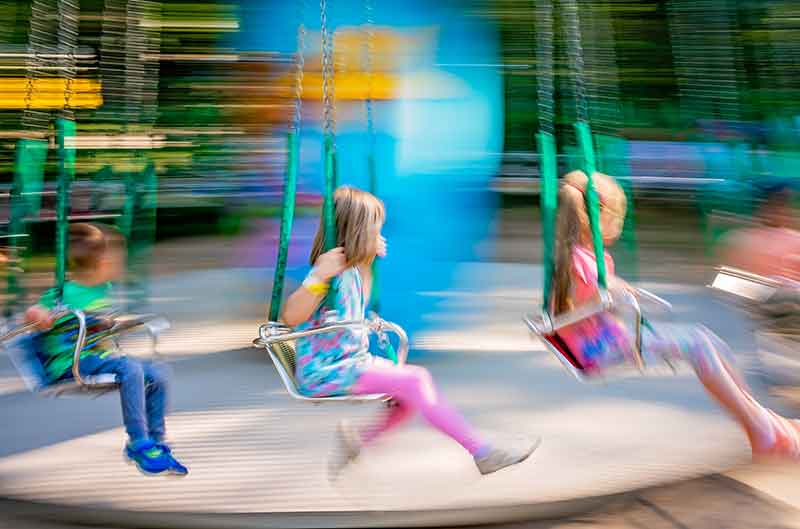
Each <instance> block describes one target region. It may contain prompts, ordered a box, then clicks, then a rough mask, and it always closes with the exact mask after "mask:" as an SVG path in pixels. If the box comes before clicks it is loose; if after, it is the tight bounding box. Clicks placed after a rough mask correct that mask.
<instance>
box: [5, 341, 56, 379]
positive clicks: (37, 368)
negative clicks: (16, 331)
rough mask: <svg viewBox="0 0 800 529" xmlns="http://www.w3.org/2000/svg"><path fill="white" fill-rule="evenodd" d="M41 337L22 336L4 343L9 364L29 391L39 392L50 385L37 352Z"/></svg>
mask: <svg viewBox="0 0 800 529" xmlns="http://www.w3.org/2000/svg"><path fill="white" fill-rule="evenodd" d="M40 340H41V335H39V334H23V335H20V336H17V337H16V338H13V339H11V340H9V341H7V342H5V344H4V347H5V348H6V351H7V352H8V356H9V358H10V359H11V363H12V364H14V368H15V369H16V370H17V373H19V376H20V377H21V378H22V380H23V381H24V382H25V386H27V388H28V389H29V390H31V391H39V390H41V389H42V388H44V387H46V386H47V385H48V384H49V383H50V379H49V378H48V377H47V373H46V371H45V369H44V365H43V364H42V361H41V359H40V358H39V354H38V351H39V349H40V347H39V346H40Z"/></svg>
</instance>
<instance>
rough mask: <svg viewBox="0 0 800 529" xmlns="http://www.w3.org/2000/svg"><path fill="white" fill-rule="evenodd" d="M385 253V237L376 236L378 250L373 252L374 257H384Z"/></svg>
mask: <svg viewBox="0 0 800 529" xmlns="http://www.w3.org/2000/svg"><path fill="white" fill-rule="evenodd" d="M386 252H387V244H386V237H384V236H383V235H378V250H377V252H375V255H377V256H378V257H386Z"/></svg>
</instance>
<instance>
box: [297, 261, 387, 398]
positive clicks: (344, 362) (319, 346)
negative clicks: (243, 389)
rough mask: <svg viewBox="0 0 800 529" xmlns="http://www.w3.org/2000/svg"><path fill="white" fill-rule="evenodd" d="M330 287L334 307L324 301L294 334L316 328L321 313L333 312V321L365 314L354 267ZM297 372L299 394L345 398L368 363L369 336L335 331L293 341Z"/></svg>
mask: <svg viewBox="0 0 800 529" xmlns="http://www.w3.org/2000/svg"><path fill="white" fill-rule="evenodd" d="M331 286H332V288H333V289H335V291H336V297H335V302H334V306H333V307H331V306H329V302H328V300H327V299H326V300H325V301H323V302H322V304H321V305H320V306H319V308H318V309H317V310H316V311H315V312H314V314H313V315H312V316H311V318H310V319H309V320H308V321H306V322H305V323H302V324H300V325H298V326H297V330H298V331H299V330H305V329H308V328H311V327H318V326H320V325H322V324H323V323H324V318H325V313H326V312H328V311H335V312H336V319H337V320H339V321H341V320H363V319H364V317H365V313H366V303H365V300H364V289H363V286H362V282H361V274H359V272H358V269H357V268H355V267H352V268H348V269H347V270H345V271H344V272H342V273H341V274H340V275H338V276H337V277H335V278H334V279H333V281H332V283H331ZM296 349H297V370H296V372H295V376H296V377H297V383H298V387H299V390H300V392H302V393H303V394H304V395H308V396H315V397H319V396H332V395H345V394H347V393H349V391H350V388H351V387H352V386H353V384H355V382H356V381H357V380H358V378H359V376H361V373H362V372H363V371H364V369H365V368H366V367H368V366H369V365H370V364H371V363H372V355H371V354H370V352H369V332H368V331H366V330H351V329H345V330H339V331H335V332H331V333H328V334H318V335H315V336H309V337H306V338H301V339H299V340H297V343H296Z"/></svg>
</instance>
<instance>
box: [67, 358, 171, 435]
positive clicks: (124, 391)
mask: <svg viewBox="0 0 800 529" xmlns="http://www.w3.org/2000/svg"><path fill="white" fill-rule="evenodd" d="M80 368H81V375H84V376H91V375H101V374H109V373H110V374H114V375H116V376H117V381H118V382H119V398H120V402H121V404H122V420H123V422H124V423H125V430H126V431H127V432H128V437H130V439H131V441H132V442H133V441H141V440H143V439H147V438H150V439H152V440H154V441H156V442H162V441H163V440H164V416H165V415H166V410H167V385H168V383H169V376H170V369H169V367H168V366H167V365H166V364H163V363H159V362H149V361H146V360H139V359H137V358H129V357H127V356H107V357H105V358H100V357H99V356H96V355H89V356H86V357H84V358H81V365H80Z"/></svg>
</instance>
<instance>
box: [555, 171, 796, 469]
mask: <svg viewBox="0 0 800 529" xmlns="http://www.w3.org/2000/svg"><path fill="white" fill-rule="evenodd" d="M593 181H594V183H595V186H596V187H597V191H598V194H599V195H600V199H601V213H600V223H601V230H602V234H603V242H604V244H606V245H609V244H612V243H613V242H614V241H615V240H616V239H617V237H618V236H619V233H620V231H621V228H622V220H623V219H624V216H625V206H626V204H625V194H624V193H623V192H622V189H621V188H620V187H619V186H618V185H617V184H616V182H614V180H613V179H612V178H611V177H608V176H606V175H603V174H599V173H598V174H595V175H594V177H593ZM587 185H588V178H587V177H586V175H585V174H584V173H581V172H574V173H570V174H568V175H567V176H566V177H565V179H564V184H563V185H562V187H561V189H560V191H559V217H558V224H557V249H556V266H555V270H554V285H555V292H554V295H553V299H552V307H553V312H554V313H555V314H556V315H558V314H560V313H563V312H567V311H569V310H572V309H574V308H577V307H579V306H581V305H584V304H586V303H592V302H595V301H597V300H598V282H597V264H596V261H595V258H594V253H593V252H592V250H591V249H590V248H591V231H590V227H589V219H588V215H587V212H586V207H585V199H584V194H585V191H586V188H587ZM605 262H606V270H607V272H608V279H609V280H608V285H609V288H610V289H611V290H612V291H614V290H621V289H626V290H628V291H629V292H631V293H633V294H634V295H635V293H636V291H635V289H633V288H632V287H630V285H628V284H627V283H625V282H624V281H623V280H622V279H620V278H618V277H616V276H615V275H614V262H613V260H612V259H611V257H610V256H609V255H608V254H606V255H605ZM558 337H559V338H560V339H561V340H562V341H563V342H564V343H565V344H566V345H567V346H568V348H569V350H570V351H571V353H572V354H573V355H574V356H575V358H576V361H577V362H578V363H579V364H580V365H581V366H582V367H584V369H585V370H586V371H587V373H589V374H592V373H595V374H599V373H601V372H602V371H603V370H605V369H608V368H609V367H611V366H613V365H617V364H619V363H621V362H626V361H630V359H631V358H632V352H633V340H634V336H633V333H632V332H631V331H630V330H628V329H627V328H626V327H625V326H624V325H623V324H622V323H621V321H620V320H619V319H618V318H617V317H616V316H615V315H614V314H612V313H609V312H604V313H601V314H598V315H595V316H593V317H590V318H588V319H586V320H583V321H581V322H578V323H576V324H574V325H571V326H569V327H567V328H564V329H562V330H560V331H559V332H558ZM642 349H643V351H644V355H645V364H646V365H652V364H653V363H656V362H659V361H670V362H672V361H675V360H683V361H686V362H688V363H689V364H690V365H691V366H692V368H693V369H694V371H695V373H696V374H697V377H698V379H699V380H700V382H701V383H702V384H703V386H704V387H705V388H706V390H707V391H708V392H709V393H710V394H711V395H712V396H713V397H714V398H715V399H716V400H717V402H718V403H719V404H720V405H721V406H722V407H723V408H725V410H727V411H728V412H729V413H730V414H731V415H732V416H733V417H734V418H735V419H736V421H737V422H738V423H739V424H740V425H741V426H742V428H743V429H744V430H745V432H746V433H747V436H748V438H749V440H750V445H751V448H752V451H753V455H754V456H755V457H764V456H780V457H789V458H794V459H799V458H800V424H798V422H797V421H794V420H790V419H786V418H784V417H781V416H780V415H777V414H776V413H774V412H772V411H771V410H768V409H766V408H764V407H763V406H762V405H761V404H759V403H758V402H757V401H756V400H755V398H754V397H753V395H752V394H751V393H750V391H749V390H748V388H747V386H746V385H745V383H744V381H743V379H742V377H741V375H740V374H739V373H738V372H737V371H736V369H735V368H734V367H733V364H732V363H731V362H730V360H729V358H730V357H731V353H730V350H729V348H728V346H727V345H726V344H725V342H723V341H722V340H721V339H720V338H719V337H718V336H717V335H715V334H714V333H712V332H711V331H710V330H708V329H706V328H704V327H700V326H686V325H671V326H665V327H660V328H659V334H658V335H656V334H654V333H652V332H649V331H645V333H644V335H643V343H642Z"/></svg>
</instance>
